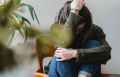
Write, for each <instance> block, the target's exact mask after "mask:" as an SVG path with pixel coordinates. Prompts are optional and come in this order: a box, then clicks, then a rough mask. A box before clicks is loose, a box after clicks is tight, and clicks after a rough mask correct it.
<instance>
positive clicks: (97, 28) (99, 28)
mask: <svg viewBox="0 0 120 77" xmlns="http://www.w3.org/2000/svg"><path fill="white" fill-rule="evenodd" d="M91 30H92V31H94V32H96V33H102V32H103V29H102V28H101V27H100V26H98V25H96V24H92V26H91Z"/></svg>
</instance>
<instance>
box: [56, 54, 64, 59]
mask: <svg viewBox="0 0 120 77" xmlns="http://www.w3.org/2000/svg"><path fill="white" fill-rule="evenodd" d="M55 57H57V58H62V57H63V56H62V54H61V53H56V54H55Z"/></svg>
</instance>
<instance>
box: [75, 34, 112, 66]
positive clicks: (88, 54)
mask: <svg viewBox="0 0 120 77" xmlns="http://www.w3.org/2000/svg"><path fill="white" fill-rule="evenodd" d="M101 34H102V35H103V36H100V43H101V46H99V47H96V48H88V49H78V57H77V60H78V61H79V62H80V63H92V64H93V63H95V64H106V62H107V61H108V60H109V59H110V58H111V47H110V45H109V44H108V42H107V41H106V39H105V35H104V34H103V32H101V33H100V35H101Z"/></svg>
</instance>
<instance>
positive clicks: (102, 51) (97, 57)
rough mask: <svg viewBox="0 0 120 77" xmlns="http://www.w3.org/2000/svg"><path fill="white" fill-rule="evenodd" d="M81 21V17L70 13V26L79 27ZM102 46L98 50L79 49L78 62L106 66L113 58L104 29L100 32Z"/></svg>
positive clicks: (68, 22) (68, 21)
mask: <svg viewBox="0 0 120 77" xmlns="http://www.w3.org/2000/svg"><path fill="white" fill-rule="evenodd" d="M80 19H81V16H80V15H76V14H74V13H70V15H69V17H68V19H67V21H66V24H68V25H78V23H79V20H80ZM98 33H99V34H98V35H99V36H98V37H99V38H100V40H99V41H100V43H101V46H99V47H96V48H88V49H77V50H78V57H77V59H76V61H79V62H80V63H84V64H85V63H86V64H88V63H89V64H90V63H91V64H106V62H107V61H108V60H109V59H110V58H111V47H110V45H109V44H108V42H107V41H106V38H105V34H104V32H103V31H102V29H101V30H100V31H99V32H98Z"/></svg>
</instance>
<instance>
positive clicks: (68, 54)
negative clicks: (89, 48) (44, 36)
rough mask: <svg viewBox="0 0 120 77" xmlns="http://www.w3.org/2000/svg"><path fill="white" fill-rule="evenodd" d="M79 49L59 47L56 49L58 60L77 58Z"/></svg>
mask: <svg viewBox="0 0 120 77" xmlns="http://www.w3.org/2000/svg"><path fill="white" fill-rule="evenodd" d="M76 56H77V50H71V49H65V48H57V50H56V51H55V57H57V58H58V59H56V60H57V61H65V60H70V59H72V58H76Z"/></svg>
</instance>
